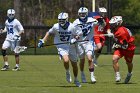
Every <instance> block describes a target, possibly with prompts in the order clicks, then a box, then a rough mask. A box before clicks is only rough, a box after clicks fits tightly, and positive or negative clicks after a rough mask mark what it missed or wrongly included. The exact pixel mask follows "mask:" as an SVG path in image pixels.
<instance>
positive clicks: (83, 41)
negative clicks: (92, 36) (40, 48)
mask: <svg viewBox="0 0 140 93" xmlns="http://www.w3.org/2000/svg"><path fill="white" fill-rule="evenodd" d="M84 41H89V40H81V41H76V42H84ZM70 43H71V42H64V43H56V44H49V45H44V46H53V45H61V44H70Z"/></svg>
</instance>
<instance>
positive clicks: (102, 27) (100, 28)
mask: <svg viewBox="0 0 140 93" xmlns="http://www.w3.org/2000/svg"><path fill="white" fill-rule="evenodd" d="M106 13H107V10H106V8H104V7H101V8H99V16H95V17H94V18H95V19H97V20H98V25H97V26H95V28H94V34H95V36H94V40H95V44H96V47H95V58H94V61H93V63H94V65H95V66H97V59H98V57H99V55H100V54H101V51H102V48H103V46H104V43H105V36H103V34H106V33H107V34H108V37H113V34H112V33H111V31H110V24H109V19H108V18H107V16H106Z"/></svg>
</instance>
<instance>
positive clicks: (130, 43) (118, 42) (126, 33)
mask: <svg viewBox="0 0 140 93" xmlns="http://www.w3.org/2000/svg"><path fill="white" fill-rule="evenodd" d="M122 22H123V20H122V16H114V17H112V18H111V20H110V21H109V23H110V26H111V29H112V31H113V33H114V38H115V43H114V44H113V47H112V48H113V49H114V54H113V68H114V71H115V74H116V75H115V76H116V82H119V81H120V80H121V75H120V72H119V64H118V61H119V59H120V58H122V57H124V59H125V61H126V64H127V67H128V73H127V76H126V78H125V81H124V83H128V82H129V80H130V79H131V76H132V69H133V63H132V60H133V56H134V51H135V45H134V37H133V36H132V33H131V32H130V30H129V29H128V28H126V27H124V26H122V25H121V24H122Z"/></svg>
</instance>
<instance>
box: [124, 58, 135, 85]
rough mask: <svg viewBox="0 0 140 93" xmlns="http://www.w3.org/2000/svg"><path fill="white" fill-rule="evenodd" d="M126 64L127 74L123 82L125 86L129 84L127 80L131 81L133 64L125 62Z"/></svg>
mask: <svg viewBox="0 0 140 93" xmlns="http://www.w3.org/2000/svg"><path fill="white" fill-rule="evenodd" d="M131 60H132V59H131ZM126 64H127V66H128V73H127V76H126V78H125V81H124V83H125V84H127V83H128V82H129V80H130V79H131V76H132V70H133V63H132V62H126Z"/></svg>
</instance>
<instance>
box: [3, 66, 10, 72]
mask: <svg viewBox="0 0 140 93" xmlns="http://www.w3.org/2000/svg"><path fill="white" fill-rule="evenodd" d="M8 69H9V65H4V66H3V68H2V69H1V71H6V70H8Z"/></svg>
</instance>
